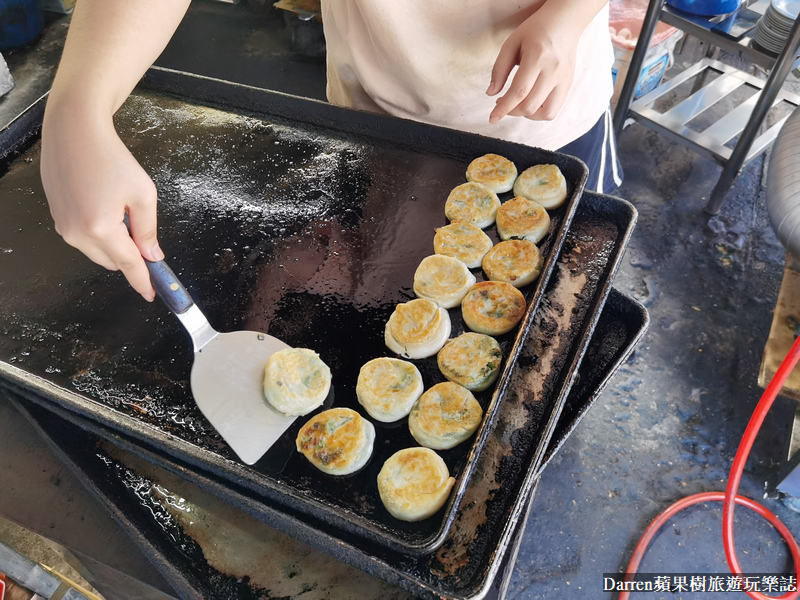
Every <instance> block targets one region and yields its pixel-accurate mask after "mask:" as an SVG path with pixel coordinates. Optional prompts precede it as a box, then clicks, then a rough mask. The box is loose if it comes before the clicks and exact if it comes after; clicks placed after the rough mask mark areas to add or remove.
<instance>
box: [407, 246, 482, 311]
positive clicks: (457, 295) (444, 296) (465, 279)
mask: <svg viewBox="0 0 800 600" xmlns="http://www.w3.org/2000/svg"><path fill="white" fill-rule="evenodd" d="M473 285H475V275H473V274H472V273H471V272H470V270H469V269H468V268H467V265H465V264H464V263H463V262H461V261H460V260H458V259H457V258H453V257H451V256H444V255H443V254H433V255H431V256H426V257H425V258H423V259H422V262H421V263H420V264H419V266H418V267H417V270H416V272H415V273H414V293H415V294H416V295H417V296H419V297H420V298H427V299H428V300H433V301H434V302H436V304H438V305H439V306H441V307H442V308H453V307H455V306H458V305H459V304H461V301H462V300H463V299H464V296H466V294H467V292H468V291H469V288H471V287H472V286H473Z"/></svg>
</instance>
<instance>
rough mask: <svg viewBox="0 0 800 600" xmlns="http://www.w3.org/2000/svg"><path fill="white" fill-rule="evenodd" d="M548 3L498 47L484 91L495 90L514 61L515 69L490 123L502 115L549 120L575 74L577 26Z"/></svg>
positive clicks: (551, 3)
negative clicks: (487, 85)
mask: <svg viewBox="0 0 800 600" xmlns="http://www.w3.org/2000/svg"><path fill="white" fill-rule="evenodd" d="M553 7H554V3H553V2H548V3H547V4H545V5H544V6H542V7H541V8H540V9H539V10H538V11H536V12H535V13H533V15H531V16H530V17H529V18H528V19H527V20H525V21H524V22H523V23H522V24H521V25H520V26H519V27H517V29H515V30H514V32H513V33H512V34H511V35H510V36H509V37H508V39H507V40H506V41H505V43H504V44H503V46H502V47H501V49H500V53H499V54H498V56H497V60H496V61H495V64H494V68H493V69H492V80H491V83H490V84H489V88H488V89H487V90H486V93H487V94H488V95H489V96H494V95H496V94H499V93H500V92H501V91H502V90H503V87H504V86H505V85H506V81H507V80H508V77H509V75H510V74H511V71H512V70H513V69H514V67H515V66H516V65H519V69H518V70H517V72H516V73H515V74H514V77H513V79H512V80H511V84H510V86H509V88H508V90H507V91H506V93H505V94H503V95H502V96H501V97H499V98H498V99H497V101H496V106H495V108H494V110H492V113H491V115H489V122H490V123H497V122H498V121H499V120H500V119H502V118H503V117H505V116H506V115H511V116H514V117H525V118H528V119H533V120H537V121H550V120H552V119H554V118H555V117H556V115H557V114H558V111H559V109H560V108H561V106H562V105H563V104H564V100H565V99H566V97H567V93H568V92H569V90H570V87H572V80H573V78H574V76H575V56H576V51H577V47H578V40H579V39H580V36H581V33H582V32H583V28H582V27H579V26H577V25H576V23H575V20H574V19H573V20H572V21H571V20H570V19H568V18H565V16H564V15H563V14H562V13H560V12H558V11H557V10H553ZM556 9H557V7H556Z"/></svg>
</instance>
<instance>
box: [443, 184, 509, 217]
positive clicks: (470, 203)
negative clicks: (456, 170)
mask: <svg viewBox="0 0 800 600" xmlns="http://www.w3.org/2000/svg"><path fill="white" fill-rule="evenodd" d="M498 208H500V199H499V198H498V197H497V194H495V193H494V192H493V191H492V190H490V189H489V188H488V187H486V186H485V185H482V184H480V183H462V184H461V185H459V186H458V187H456V188H454V189H453V191H452V192H450V195H449V196H448V197H447V201H446V202H445V203H444V214H445V216H446V217H447V218H448V219H450V220H451V221H453V222H461V223H472V224H473V225H475V226H476V227H481V228H483V227H489V225H491V224H492V223H494V219H495V216H496V215H497V209H498Z"/></svg>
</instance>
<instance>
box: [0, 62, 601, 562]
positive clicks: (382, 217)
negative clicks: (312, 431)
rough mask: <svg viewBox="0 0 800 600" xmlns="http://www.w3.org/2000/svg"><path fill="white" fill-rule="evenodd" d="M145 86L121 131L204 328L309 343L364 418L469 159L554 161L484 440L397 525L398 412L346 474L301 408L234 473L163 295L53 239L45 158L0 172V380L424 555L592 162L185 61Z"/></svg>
mask: <svg viewBox="0 0 800 600" xmlns="http://www.w3.org/2000/svg"><path fill="white" fill-rule="evenodd" d="M147 85H148V86H150V87H151V88H152V89H157V90H159V92H158V93H156V94H151V93H149V92H142V91H140V92H139V93H138V94H136V95H134V96H133V97H132V98H131V99H129V100H128V102H127V103H126V105H125V106H124V107H123V109H122V110H121V111H120V113H119V114H118V115H117V118H116V123H117V127H118V129H119V130H120V133H121V136H122V137H123V139H124V140H125V141H126V143H127V144H128V145H129V147H130V148H131V150H132V152H133V153H134V155H135V156H136V157H137V159H139V161H140V162H141V163H142V165H143V166H144V167H145V169H146V170H147V171H148V172H149V173H150V174H151V175H152V176H153V178H154V180H155V181H156V184H157V185H158V188H159V194H160V212H159V219H160V227H161V240H162V245H163V246H164V247H165V250H166V252H167V255H168V256H169V257H170V262H171V264H172V267H173V268H174V269H175V270H176V271H177V272H178V273H179V275H180V276H181V278H182V279H183V281H184V283H186V284H187V287H188V288H189V290H190V292H191V293H193V295H194V297H195V299H196V300H197V302H198V304H199V305H200V306H201V308H202V309H203V310H204V312H206V314H207V315H208V317H209V320H210V322H211V324H212V325H213V326H214V327H215V328H217V329H219V330H222V331H229V330H237V329H249V330H257V331H268V332H269V333H270V334H271V335H274V336H276V337H278V338H280V339H282V340H284V341H285V342H287V343H288V344H290V345H292V346H298V347H309V348H313V349H314V350H316V351H317V352H319V353H320V355H321V356H322V358H323V360H325V362H326V363H328V364H329V365H330V366H331V368H332V371H333V389H334V392H333V395H332V397H331V398H329V401H330V402H331V403H333V404H335V405H336V406H349V407H351V408H354V409H356V410H359V409H360V406H359V405H358V404H357V402H356V399H355V393H354V388H355V382H356V377H357V374H358V369H359V368H360V367H361V365H363V364H364V363H365V362H367V360H369V359H371V358H375V357H376V356H383V355H389V354H390V353H389V351H388V350H387V349H386V348H385V346H384V344H383V327H384V324H385V322H386V320H387V318H388V316H389V314H390V313H391V311H392V310H393V308H394V306H395V305H396V304H397V303H398V302H403V301H407V300H408V299H410V298H412V297H413V292H412V291H411V284H412V280H413V272H414V270H415V269H416V267H417V265H418V264H419V261H420V260H421V259H422V258H423V257H424V256H426V255H429V254H431V253H432V240H433V233H434V227H436V226H440V225H444V224H445V223H446V219H445V217H444V210H443V207H444V200H445V198H446V196H447V194H448V193H449V191H450V190H451V189H452V188H453V187H455V186H456V185H458V184H460V183H462V182H463V181H464V170H465V168H466V165H467V164H468V163H469V161H470V160H472V159H473V158H474V157H477V156H480V155H482V154H485V153H487V152H497V153H499V154H503V155H505V156H507V157H508V158H510V159H512V160H513V161H515V163H516V164H517V166H518V168H520V169H524V168H526V167H527V166H529V165H533V164H539V163H552V164H557V165H558V166H559V167H560V168H561V170H562V172H563V173H564V175H565V177H566V179H567V181H568V184H569V188H570V198H569V200H568V202H567V204H565V205H564V206H563V207H561V208H560V209H558V210H556V211H554V212H553V213H552V214H551V217H552V226H551V232H550V234H549V235H548V236H547V238H545V240H544V241H543V242H542V243H541V244H540V247H541V249H542V250H543V252H544V255H545V257H546V263H545V266H544V268H543V270H542V275H541V276H540V278H539V280H538V281H537V282H536V283H534V284H532V285H530V286H528V287H529V288H530V289H527V290H524V292H525V293H526V296H527V299H528V302H529V310H528V312H527V313H526V317H525V319H524V320H523V322H522V323H521V325H520V327H519V328H518V329H517V330H516V331H515V332H512V333H509V334H506V335H504V336H501V337H500V338H499V340H498V341H499V342H500V344H501V347H502V348H503V352H504V356H505V357H506V359H505V365H504V367H503V371H502V374H501V376H500V378H499V380H498V383H497V384H496V387H495V388H494V390H493V391H492V390H488V391H486V392H481V393H479V394H477V395H476V396H477V398H478V401H479V402H480V403H481V404H482V406H483V407H484V411H485V416H484V420H483V422H482V425H481V427H480V429H479V430H478V432H477V434H476V436H475V437H474V438H473V439H472V440H470V441H469V442H467V443H465V444H462V445H460V446H458V447H456V448H455V449H453V450H449V451H444V452H442V453H441V455H442V457H443V458H444V459H445V461H446V463H447V464H448V467H449V469H450V472H451V474H453V475H454V476H455V477H456V486H455V488H454V492H453V493H452V494H451V496H450V499H449V501H448V503H447V505H446V506H445V507H444V508H443V509H442V510H441V511H440V512H439V513H438V514H437V515H436V516H435V517H432V518H430V519H427V520H425V521H422V522H420V523H404V522H401V521H398V520H396V519H394V518H393V517H391V516H390V515H389V514H388V512H387V511H386V510H385V509H384V507H383V505H382V503H381V502H380V499H379V497H378V494H377V486H376V484H375V480H376V475H377V472H378V470H379V469H380V467H381V466H382V464H383V462H384V460H385V459H386V458H388V457H389V456H390V455H391V454H393V453H394V452H395V451H397V450H399V449H400V448H403V447H409V446H416V445H417V443H416V442H415V441H414V440H413V438H412V437H411V435H410V433H409V432H408V428H407V426H406V425H405V423H404V422H402V423H401V424H400V425H399V426H397V425H394V426H393V425H384V424H380V423H376V429H377V437H376V442H375V450H374V453H373V459H372V461H371V463H370V464H369V465H368V466H367V467H366V468H365V469H364V470H362V471H361V472H360V473H358V474H355V475H354V476H351V477H347V478H334V477H331V476H327V475H324V474H322V473H320V472H319V471H317V470H316V469H315V468H314V467H312V466H311V465H310V464H309V463H308V462H307V461H306V460H305V459H304V458H302V457H301V456H300V455H299V454H298V453H296V452H295V451H294V450H293V447H294V438H295V436H296V433H297V430H298V429H299V427H300V426H301V425H302V423H303V422H305V420H306V419H298V421H297V423H296V424H295V426H294V427H293V428H290V429H289V430H288V431H287V433H286V434H285V435H284V436H283V438H282V439H281V440H280V441H279V442H278V443H277V444H276V445H275V446H274V447H273V448H272V449H271V450H270V451H269V452H268V453H267V454H266V455H265V457H264V458H263V459H262V460H261V461H259V462H258V463H256V465H254V466H253V467H247V466H245V465H243V464H242V463H241V462H239V461H238V460H236V458H235V457H234V456H233V454H232V452H231V451H230V449H229V448H228V447H227V445H225V443H224V442H223V441H222V439H221V438H220V437H219V436H218V434H217V433H216V432H215V431H214V430H213V429H212V428H211V427H210V425H209V424H208V423H207V422H206V421H205V419H204V418H203V417H202V415H201V414H200V413H199V411H198V410H197V408H196V406H195V404H194V402H193V401H192V398H191V394H190V391H189V389H188V374H189V369H190V365H191V348H190V344H189V340H188V338H187V336H186V334H185V333H184V332H183V331H182V330H181V329H180V325H179V324H178V323H177V321H176V320H175V319H173V317H172V316H170V315H168V314H167V313H166V311H165V310H164V309H163V307H161V306H142V302H141V301H140V300H139V299H138V298H137V297H136V296H135V295H134V294H132V293H131V291H130V290H129V289H127V286H126V285H125V283H124V282H123V281H122V280H121V278H120V277H119V276H118V275H116V276H115V275H110V274H107V273H104V272H102V271H101V270H99V269H98V268H96V267H94V266H92V265H90V264H89V263H88V261H87V260H85V259H83V258H82V257H80V256H78V255H76V253H74V252H72V251H70V250H69V249H67V248H66V247H65V246H64V244H63V242H61V241H60V240H59V239H58V238H57V236H56V235H55V234H54V233H53V232H52V231H49V229H50V228H49V227H48V224H49V222H50V221H49V216H48V214H47V208H46V205H45V204H44V199H43V196H42V193H41V187H40V184H39V181H38V153H37V152H36V149H32V150H31V151H30V152H28V153H27V154H26V155H24V156H21V157H20V158H18V159H17V160H16V161H15V162H14V163H12V165H11V166H10V169H9V172H8V173H7V174H6V175H5V176H4V177H3V178H2V179H0V198H2V197H3V196H5V202H4V205H3V206H2V207H1V208H2V210H3V212H4V214H6V215H8V217H9V218H8V219H7V220H5V221H4V223H5V225H2V224H0V239H4V240H8V241H7V242H5V241H4V242H3V243H4V244H6V243H7V244H10V245H12V248H11V249H12V250H13V249H14V248H13V246H16V247H17V248H18V250H17V251H16V252H15V253H11V254H8V255H6V256H4V257H3V260H2V262H0V280H6V281H13V282H14V284H13V286H11V287H8V286H7V287H6V289H5V290H2V289H0V294H2V296H0V329H3V330H6V331H8V334H7V335H6V336H5V337H4V338H3V339H2V340H0V378H2V379H3V382H2V383H3V384H4V385H7V386H9V387H10V388H12V389H16V390H18V391H20V390H23V389H24V390H25V392H26V393H28V394H32V395H36V396H38V397H39V398H42V399H45V400H46V401H49V402H53V403H55V404H57V405H59V406H62V407H65V408H68V409H69V410H71V411H75V412H77V413H78V414H81V415H83V416H87V417H90V418H91V419H93V420H96V421H97V422H99V423H102V424H104V425H106V426H109V427H112V428H115V429H117V430H118V431H121V432H127V433H130V434H131V435H133V436H134V437H136V438H138V439H139V440H142V441H147V442H149V443H152V444H154V445H155V446H157V447H158V448H159V449H160V450H162V451H165V452H168V453H169V454H171V455H173V456H174V457H176V458H179V459H181V460H184V461H186V462H187V463H189V464H193V465H195V466H197V467H201V468H204V469H208V470H210V471H211V472H213V473H214V474H216V475H217V476H219V477H220V478H222V479H224V480H227V481H229V482H230V483H232V484H237V485H242V486H245V487H249V488H250V489H252V490H253V491H254V492H256V493H258V494H260V495H262V496H263V497H264V498H266V499H268V500H269V501H271V502H277V503H281V504H283V505H286V506H291V507H292V508H293V509H298V510H301V511H304V512H305V513H306V514H308V515H309V516H313V517H315V518H319V519H321V520H322V521H324V522H326V523H328V524H329V525H331V526H334V527H337V528H339V529H340V530H341V531H343V532H347V533H349V534H354V535H361V536H363V537H365V538H366V539H369V540H371V541H372V542H376V543H380V544H385V545H386V546H387V547H388V548H391V549H393V550H399V551H405V552H409V553H426V552H431V551H432V550H434V549H435V548H436V547H438V546H439V545H440V544H441V543H442V541H443V540H444V538H445V535H446V533H447V530H448V528H449V527H450V525H451V523H452V521H453V519H454V518H455V515H456V508H457V506H458V504H459V503H460V501H461V498H462V496H463V494H464V491H465V489H466V486H467V483H468V481H469V479H470V475H471V473H472V471H473V469H474V466H475V464H476V461H477V458H478V456H479V454H480V451H481V448H482V446H483V444H484V442H485V440H486V437H487V436H488V435H489V432H490V430H491V426H492V421H493V417H494V414H495V411H496V409H497V407H498V405H499V404H500V402H501V400H504V401H506V397H507V395H508V391H509V384H510V382H512V381H513V380H514V378H515V368H516V362H517V357H518V354H519V352H520V349H521V346H522V342H523V341H524V339H525V337H526V335H527V333H528V330H529V328H530V326H531V323H532V319H533V316H534V314H535V312H536V309H537V306H538V303H539V301H540V299H541V296H542V291H543V290H544V286H545V284H546V283H547V281H548V278H549V277H550V275H551V274H552V272H553V270H554V267H555V256H556V254H557V252H558V250H559V248H560V247H561V245H562V243H563V240H564V235H565V232H566V229H567V227H568V226H569V224H570V221H571V220H572V218H573V216H574V212H575V210H576V207H577V205H578V199H579V197H580V194H581V191H582V189H583V185H584V182H585V179H586V167H585V165H583V163H581V162H580V161H579V160H577V159H575V158H572V157H568V156H565V155H561V154H556V153H552V152H546V151H543V150H539V149H535V148H530V147H527V146H522V145H518V144H511V143H507V142H503V141H500V140H492V139H489V138H484V137H480V136H475V135H469V134H464V133H461V132H457V131H453V130H448V129H442V128H436V127H431V126H427V125H423V124H420V123H414V122H409V121H402V120H397V119H390V118H386V117H381V116H378V115H373V114H369V113H361V112H357V111H350V110H345V109H340V108H337V107H333V106H330V105H327V104H324V103H320V102H315V101H310V100H304V99H300V98H294V97H291V96H286V95H283V94H278V93H274V92H268V91H266V90H260V89H256V88H250V87H247V86H242V85H236V84H231V83H228V82H222V81H217V80H211V79H207V78H200V77H196V76H190V75H186V74H181V73H176V72H170V71H165V70H158V69H156V70H152V71H151V72H150V74H149V76H148V78H147ZM165 91H166V92H169V93H177V94H181V98H187V97H188V98H192V100H191V101H187V100H185V99H181V98H178V97H173V96H169V95H165V93H164V92H165ZM200 102H202V103H203V105H201V104H199V103H200ZM206 105H214V106H224V107H227V108H226V110H217V109H214V108H208V107H207V106H206ZM28 191H30V195H29V194H28ZM507 196H510V194H508V195H507ZM34 249H35V252H36V253H35V254H34ZM478 276H479V278H480V276H481V274H480V273H478ZM450 313H451V319H452V320H453V334H452V335H453V336H455V335H458V334H459V333H461V331H463V329H464V327H463V323H462V322H461V319H460V311H459V310H458V309H451V311H450ZM416 362H417V365H418V366H419V367H420V370H421V371H422V373H423V378H424V380H425V383H426V386H430V385H433V384H434V383H437V382H438V381H442V380H443V377H442V376H441V374H440V373H439V371H438V368H437V367H436V362H435V359H427V360H424V361H416ZM551 392H557V390H552V391H551V390H542V397H541V398H539V399H538V400H544V396H545V395H546V394H548V393H551ZM545 404H546V403H545V402H543V401H542V402H540V405H545ZM328 406H329V405H328ZM548 406H549V404H548ZM326 407H327V406H326ZM558 409H559V406H552V407H550V409H549V410H550V411H552V412H557V411H558ZM547 416H548V415H542V417H547ZM551 421H552V420H551V419H548V418H541V419H539V420H537V421H536V422H535V423H533V424H532V425H531V429H530V432H529V435H531V436H532V438H533V439H535V440H536V441H537V442H536V443H537V444H538V445H539V446H541V449H543V448H544V445H545V444H546V443H547V440H548V439H549V436H550V433H551V431H552V425H553V422H551Z"/></svg>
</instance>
